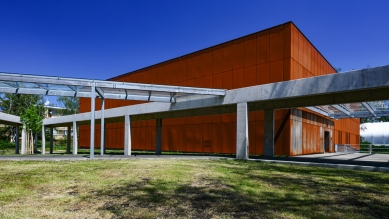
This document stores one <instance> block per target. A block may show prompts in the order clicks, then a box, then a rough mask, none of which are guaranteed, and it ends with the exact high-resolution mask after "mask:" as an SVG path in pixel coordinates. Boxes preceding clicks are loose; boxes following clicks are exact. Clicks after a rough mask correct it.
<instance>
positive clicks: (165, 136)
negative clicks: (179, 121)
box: [162, 122, 170, 151]
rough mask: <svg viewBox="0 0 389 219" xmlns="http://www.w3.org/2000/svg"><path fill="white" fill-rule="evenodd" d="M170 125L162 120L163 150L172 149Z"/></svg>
mask: <svg viewBox="0 0 389 219" xmlns="http://www.w3.org/2000/svg"><path fill="white" fill-rule="evenodd" d="M169 132H170V125H163V122H162V150H163V151H168V150H169V149H170V145H169V143H170V139H169V136H170V135H169Z"/></svg>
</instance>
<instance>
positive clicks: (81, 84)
mask: <svg viewBox="0 0 389 219" xmlns="http://www.w3.org/2000/svg"><path fill="white" fill-rule="evenodd" d="M0 93H14V94H38V95H47V96H68V97H89V98H91V118H90V120H91V129H90V131H91V134H90V136H91V137H90V158H93V157H94V145H95V144H94V141H95V138H94V136H95V99H96V98H101V100H102V101H101V133H105V130H104V128H105V127H104V114H105V113H104V108H105V107H104V102H105V101H104V100H105V99H121V100H140V101H154V102H168V103H175V102H176V100H177V99H179V98H181V97H188V96H190V95H213V96H224V95H226V90H224V89H211V88H194V87H181V86H168V85H155V84H140V83H127V82H116V81H103V80H89V79H79V78H65V77H49V76H36V75H25V74H12V73H4V72H0ZM127 117H129V116H127ZM75 127H76V124H73V130H74V131H76V128H75ZM51 129H52V127H51ZM44 130H45V127H42V132H43V133H44ZM42 141H43V142H44V140H42ZM50 142H51V141H50ZM104 142H105V139H104V134H102V135H101V145H100V148H101V150H100V151H101V155H103V154H104V147H105V145H104ZM51 143H52V142H51ZM22 148H23V147H22ZM50 148H51V149H52V147H50ZM42 153H44V150H42ZM129 153H130V152H129ZM127 155H130V154H127Z"/></svg>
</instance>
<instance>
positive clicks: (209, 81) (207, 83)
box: [203, 75, 213, 88]
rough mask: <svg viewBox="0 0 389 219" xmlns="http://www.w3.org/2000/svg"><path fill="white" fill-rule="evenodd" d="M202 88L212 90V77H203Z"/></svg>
mask: <svg viewBox="0 0 389 219" xmlns="http://www.w3.org/2000/svg"><path fill="white" fill-rule="evenodd" d="M203 87H206V88H213V85H212V75H208V76H205V77H204V79H203Z"/></svg>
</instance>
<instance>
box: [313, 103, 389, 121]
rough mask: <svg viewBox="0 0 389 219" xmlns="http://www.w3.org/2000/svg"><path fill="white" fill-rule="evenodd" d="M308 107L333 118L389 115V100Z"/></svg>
mask: <svg viewBox="0 0 389 219" xmlns="http://www.w3.org/2000/svg"><path fill="white" fill-rule="evenodd" d="M306 108H307V109H309V110H311V111H313V112H316V113H319V114H321V115H323V116H326V117H330V118H332V119H343V118H366V117H376V118H379V117H382V116H389V101H373V102H360V103H349V104H336V105H326V106H311V107H306Z"/></svg>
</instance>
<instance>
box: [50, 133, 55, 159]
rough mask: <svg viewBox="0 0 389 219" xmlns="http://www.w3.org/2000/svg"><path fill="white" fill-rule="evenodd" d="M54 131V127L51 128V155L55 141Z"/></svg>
mask: <svg viewBox="0 0 389 219" xmlns="http://www.w3.org/2000/svg"><path fill="white" fill-rule="evenodd" d="M53 138H54V131H53V127H50V154H52V153H53V141H54V139H53Z"/></svg>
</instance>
